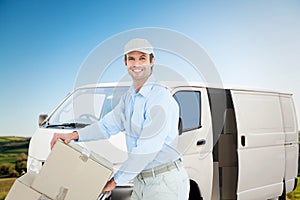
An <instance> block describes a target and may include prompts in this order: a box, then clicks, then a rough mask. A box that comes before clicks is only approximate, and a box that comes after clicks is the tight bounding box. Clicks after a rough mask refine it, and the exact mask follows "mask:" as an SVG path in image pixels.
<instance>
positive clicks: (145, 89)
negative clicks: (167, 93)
mask: <svg viewBox="0 0 300 200" xmlns="http://www.w3.org/2000/svg"><path fill="white" fill-rule="evenodd" d="M154 84H157V81H156V79H155V77H154V75H152V74H151V75H150V76H149V78H148V79H147V81H146V82H145V83H144V85H143V86H142V88H141V89H140V91H139V92H138V93H135V87H134V85H132V86H131V95H136V94H140V95H142V96H143V97H146V96H147V95H148V94H149V92H150V90H151V89H152V87H153V85H154Z"/></svg>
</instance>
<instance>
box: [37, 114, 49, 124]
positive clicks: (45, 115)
mask: <svg viewBox="0 0 300 200" xmlns="http://www.w3.org/2000/svg"><path fill="white" fill-rule="evenodd" d="M47 117H48V115H47V114H40V115H39V126H41V125H42V124H43V122H44V121H45V120H46V118H47Z"/></svg>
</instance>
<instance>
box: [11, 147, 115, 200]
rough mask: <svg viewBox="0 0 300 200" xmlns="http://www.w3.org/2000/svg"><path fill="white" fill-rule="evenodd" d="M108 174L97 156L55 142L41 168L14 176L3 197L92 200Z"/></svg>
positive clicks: (104, 162)
mask: <svg viewBox="0 0 300 200" xmlns="http://www.w3.org/2000/svg"><path fill="white" fill-rule="evenodd" d="M112 173H113V170H112V164H111V163H110V162H109V161H107V160H105V159H104V158H102V157H100V156H99V155H97V154H95V153H93V152H88V151H87V150H86V149H84V148H82V147H81V146H79V145H78V144H75V143H70V144H69V145H65V144H64V143H63V142H61V141H58V142H57V143H56V144H55V146H54V148H53V149H52V151H51V153H50V155H49V157H48V159H47V160H46V162H45V164H44V165H43V167H42V169H41V171H40V172H39V173H38V174H36V173H33V172H28V173H26V174H25V175H23V176H22V177H20V178H18V179H17V180H16V181H15V183H14V185H13V186H12V188H11V190H10V191H9V193H8V195H7V197H6V200H20V199H25V200H83V199H84V200H96V199H97V198H98V196H99V195H100V193H101V191H102V189H103V187H104V186H105V184H106V182H107V181H108V180H109V179H110V177H111V176H112Z"/></svg>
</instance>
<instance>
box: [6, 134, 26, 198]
mask: <svg viewBox="0 0 300 200" xmlns="http://www.w3.org/2000/svg"><path fill="white" fill-rule="evenodd" d="M29 141H30V138H24V137H2V136H1V137H0V170H3V169H4V168H5V167H4V166H10V167H13V168H15V164H16V161H17V159H18V158H20V155H24V154H26V155H27V154H28V146H29ZM24 162H25V161H24ZM24 164H25V163H23V165H24ZM2 172H3V171H2ZM9 177H10V176H9V175H6V174H2V175H0V200H3V199H4V198H5V196H6V194H7V192H8V191H9V189H10V187H11V185H12V184H13V182H14V181H15V179H16V178H15V177H12V178H9Z"/></svg>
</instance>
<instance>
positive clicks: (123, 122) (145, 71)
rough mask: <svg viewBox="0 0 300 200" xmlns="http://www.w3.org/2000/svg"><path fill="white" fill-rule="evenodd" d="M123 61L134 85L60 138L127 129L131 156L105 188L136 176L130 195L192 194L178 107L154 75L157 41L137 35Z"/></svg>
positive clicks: (166, 199)
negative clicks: (108, 109)
mask: <svg viewBox="0 0 300 200" xmlns="http://www.w3.org/2000/svg"><path fill="white" fill-rule="evenodd" d="M124 62H125V65H126V66H127V70H128V73H129V75H130V76H131V77H132V80H133V85H132V86H131V87H130V89H129V90H128V92H127V93H126V94H125V95H124V96H123V97H122V98H121V100H120V102H119V104H118V105H117V106H116V107H115V108H114V109H113V110H112V111H111V112H110V113H108V114H107V115H106V116H104V117H103V119H101V120H100V121H99V122H98V123H95V124H92V125H90V126H88V127H85V128H83V129H80V130H78V131H74V132H73V133H69V134H58V133H55V134H54V136H53V139H52V141H51V147H53V145H54V144H55V142H56V141H57V139H62V140H64V141H65V143H69V142H70V141H71V140H79V141H88V140H96V139H108V138H109V137H110V136H111V135H114V134H117V133H119V132H120V131H125V134H126V145H127V150H128V159H127V160H126V161H125V162H124V163H123V164H122V166H121V167H120V169H119V170H118V171H117V172H116V173H115V174H114V177H113V178H112V179H111V180H110V181H108V182H107V184H106V186H105V187H104V189H103V191H102V192H103V193H104V192H106V191H109V192H111V191H112V190H113V189H114V188H115V187H116V186H117V185H118V184H122V183H126V182H128V181H130V180H132V179H134V189H133V193H132V196H131V200H148V199H149V200H150V199H151V200H153V199H155V200H160V199H161V200H185V199H188V193H189V179H188V175H187V173H186V171H185V169H184V167H183V165H182V161H181V157H180V153H179V152H178V150H177V148H176V147H177V141H178V119H179V109H178V105H177V103H176V101H175V100H174V99H173V97H172V95H171V94H170V92H169V91H168V90H167V88H165V87H164V86H162V85H160V84H159V83H158V82H156V81H155V78H154V76H153V75H152V68H153V65H154V63H155V58H154V52H153V47H152V45H151V44H150V43H149V42H148V41H147V40H145V39H139V38H136V39H132V40H130V41H129V42H128V43H127V44H126V45H125V47H124Z"/></svg>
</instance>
